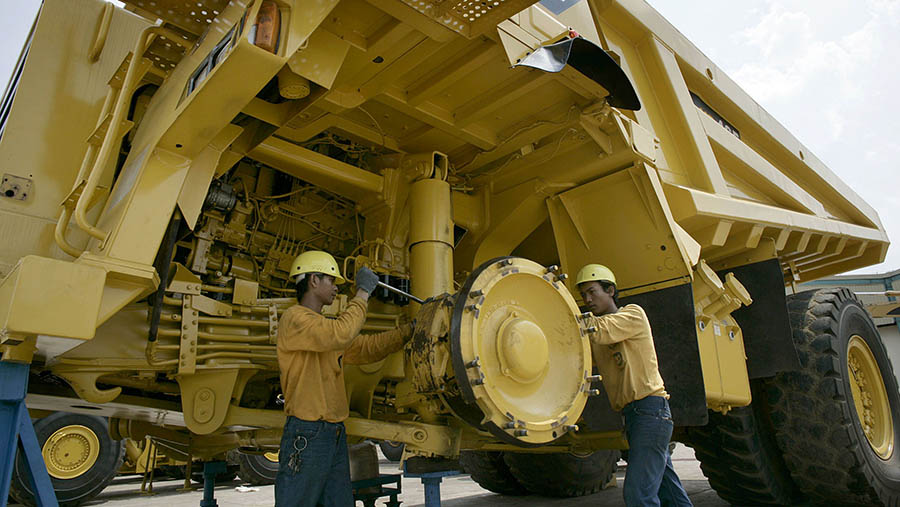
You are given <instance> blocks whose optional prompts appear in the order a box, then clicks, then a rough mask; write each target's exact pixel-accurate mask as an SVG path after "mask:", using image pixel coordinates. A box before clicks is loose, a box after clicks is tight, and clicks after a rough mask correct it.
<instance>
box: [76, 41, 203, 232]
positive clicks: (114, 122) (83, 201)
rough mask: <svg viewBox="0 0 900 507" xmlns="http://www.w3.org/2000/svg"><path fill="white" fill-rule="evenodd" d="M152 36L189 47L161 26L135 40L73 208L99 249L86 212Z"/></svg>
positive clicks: (95, 228) (93, 229)
mask: <svg viewBox="0 0 900 507" xmlns="http://www.w3.org/2000/svg"><path fill="white" fill-rule="evenodd" d="M154 35H162V36H165V37H167V38H168V39H171V40H172V42H174V43H176V44H178V45H180V46H182V47H185V48H187V47H188V46H189V44H188V42H187V41H185V40H183V39H182V38H181V37H180V36H179V35H177V34H175V33H174V32H172V31H171V30H168V29H166V28H163V27H161V26H150V27H147V28H146V29H144V31H143V32H141V36H140V37H139V38H138V41H137V43H136V44H135V47H134V52H133V53H132V55H131V61H130V62H128V70H127V71H126V73H125V79H123V80H122V81H123V82H122V88H121V89H120V91H119V96H118V97H117V98H116V105H115V108H113V114H112V119H111V120H110V122H109V127H108V128H107V130H106V135H105V136H104V137H103V144H101V145H100V151H99V153H98V154H97V158H96V159H95V160H94V164H93V166H91V170H90V172H89V173H88V178H87V182H86V184H85V187H84V191H82V193H81V195H80V196H79V197H78V202H77V203H76V204H75V223H77V224H78V227H80V228H81V229H82V230H83V231H85V232H87V233H88V234H90V235H91V236H93V237H94V238H97V239H99V240H100V241H101V248H102V245H103V243H105V242H106V239H107V236H108V233H107V232H104V231H103V230H102V229H100V228H98V227H96V226H95V225H92V224H90V223H89V222H88V219H87V211H88V208H89V205H90V203H91V200H92V199H93V197H94V192H95V191H96V190H97V185H98V184H99V182H100V177H101V176H102V174H103V168H104V167H105V166H106V164H107V162H108V161H109V155H110V153H111V152H112V146H113V144H114V143H113V140H114V139H115V138H116V136H117V134H118V132H119V128H120V125H121V123H122V118H123V117H124V116H125V112H126V111H127V109H128V104H129V102H130V100H131V97H130V95H131V93H130V92H131V90H132V89H133V88H134V86H135V81H136V79H137V74H138V73H137V69H138V62H140V61H141V59H142V58H143V54H144V52H145V51H146V50H147V48H148V47H149V46H150V43H151V42H152V41H153V39H152V38H151V36H154ZM91 151H92V150H88V153H90V152H91ZM76 184H77V182H76Z"/></svg>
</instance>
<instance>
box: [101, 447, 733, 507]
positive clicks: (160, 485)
mask: <svg viewBox="0 0 900 507" xmlns="http://www.w3.org/2000/svg"><path fill="white" fill-rule="evenodd" d="M672 461H673V463H674V465H675V470H676V471H677V472H678V475H679V476H680V477H681V481H682V483H683V484H684V486H685V489H686V490H687V492H688V495H689V496H690V497H691V500H692V501H693V503H694V505H696V506H697V507H713V506H716V507H718V506H726V505H728V503H727V502H725V501H724V500H722V499H720V498H719V497H718V496H716V493H715V492H714V491H713V490H712V489H710V487H709V483H708V482H707V481H706V478H705V477H703V474H702V473H701V472H700V464H699V463H698V462H697V461H696V460H695V459H694V451H693V450H692V449H690V448H688V447H685V446H683V445H681V444H679V445H678V446H677V447H676V449H675V452H674V454H673V456H672ZM379 464H380V468H381V473H383V474H393V473H399V470H398V468H397V464H396V463H391V462H390V461H387V460H386V459H384V457H383V456H381V461H380V463H379ZM619 465H620V470H619V472H618V473H617V474H616V478H617V480H616V483H617V487H615V488H608V489H606V490H604V491H601V492H600V493H598V494H596V495H590V496H585V497H580V498H542V497H536V496H524V497H507V496H501V495H496V494H494V493H491V492H489V491H486V490H484V489H481V487H480V486H479V485H478V484H476V483H475V482H474V481H473V480H472V479H470V478H469V476H467V475H459V476H453V477H446V478H444V481H443V484H442V485H441V505H443V506H445V507H488V506H491V507H494V506H498V507H513V506H525V505H552V506H559V507H563V506H565V507H574V506H588V505H589V506H592V507H599V506H619V505H622V504H623V501H622V481H623V480H624V477H625V471H624V465H625V463H624V462H619ZM241 484H242V483H241V482H240V481H239V480H236V481H233V482H231V483H227V484H220V485H218V486H217V487H216V500H217V502H218V504H219V506H221V507H226V506H232V505H240V506H244V505H246V506H263V505H273V504H274V499H275V487H274V486H260V487H258V490H256V491H252V492H246V493H241V492H238V491H237V490H236V488H237V487H239V486H241ZM182 486H183V481H175V480H157V481H155V482H154V485H153V494H152V495H144V494H141V492H140V488H141V478H140V477H137V476H123V477H118V478H116V479H115V480H114V481H113V483H112V484H111V485H110V486H109V487H108V488H106V490H104V491H103V493H101V494H100V495H99V496H98V497H97V498H95V499H94V500H93V501H91V502H89V503H87V504H85V505H91V506H103V507H119V506H141V507H188V506H190V507H196V506H198V505H200V499H201V498H202V495H203V493H202V490H201V489H199V488H198V489H197V490H195V491H190V492H179V491H178V489H179V488H181V487H182ZM402 491H403V493H402V494H401V495H400V497H399V499H400V500H401V501H402V502H403V506H404V507H412V506H421V505H424V501H425V492H424V489H423V486H422V482H421V480H419V479H414V478H404V479H403V482H402ZM377 504H378V505H379V506H380V505H383V504H384V502H383V500H379V501H378V503H377ZM357 505H362V503H361V502H357Z"/></svg>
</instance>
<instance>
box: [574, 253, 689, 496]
mask: <svg viewBox="0 0 900 507" xmlns="http://www.w3.org/2000/svg"><path fill="white" fill-rule="evenodd" d="M576 283H577V284H578V290H579V291H580V292H581V297H582V299H583V300H584V303H585V304H586V305H587V306H588V308H589V309H590V311H591V313H592V314H593V316H591V317H590V319H591V322H590V325H589V327H593V328H594V329H595V331H593V332H592V333H590V334H589V338H590V340H591V351H592V353H593V357H594V362H595V364H596V365H597V369H598V370H599V372H600V375H601V376H602V377H603V386H604V387H605V388H606V392H607V393H608V394H609V401H610V403H611V404H612V408H613V410H616V411H621V412H622V415H624V416H625V435H626V437H627V438H628V471H627V472H626V473H625V488H624V490H625V491H624V495H625V505H627V506H629V507H631V506H639V505H640V506H644V505H673V506H690V505H692V504H691V501H690V499H688V496H687V494H686V493H685V491H684V487H682V485H681V481H680V480H679V479H678V475H677V474H676V473H675V469H674V468H673V467H672V458H671V457H670V456H669V440H670V439H671V438H672V428H673V423H672V413H671V411H670V410H669V402H668V398H669V395H668V394H667V393H666V388H665V386H664V385H663V380H662V377H661V376H660V375H659V368H658V367H657V362H656V349H655V348H654V346H653V335H652V334H651V331H650V322H649V321H648V320H647V314H646V313H644V309H643V308H641V307H640V306H638V305H633V304H632V305H626V306H623V307H621V308H619V300H618V292H617V290H616V277H615V275H613V272H612V271H611V270H610V269H609V268H607V267H606V266H603V265H601V264H588V265H587V266H585V267H583V268H581V271H579V272H578V277H577V278H576Z"/></svg>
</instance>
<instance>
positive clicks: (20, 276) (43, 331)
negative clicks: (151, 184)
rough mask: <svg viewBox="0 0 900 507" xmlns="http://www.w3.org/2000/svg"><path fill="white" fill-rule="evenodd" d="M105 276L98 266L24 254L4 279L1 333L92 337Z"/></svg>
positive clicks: (0, 301)
mask: <svg viewBox="0 0 900 507" xmlns="http://www.w3.org/2000/svg"><path fill="white" fill-rule="evenodd" d="M105 280H106V272H105V271H104V270H103V269H101V268H98V267H94V266H85V265H79V264H74V263H71V262H67V261H61V260H56V259H47V258H44V257H38V256H36V255H29V256H26V257H23V258H22V260H21V261H20V262H19V264H18V266H16V268H15V269H14V270H13V271H12V273H10V274H9V276H7V277H6V279H4V280H3V282H2V284H0V325H2V328H0V333H2V334H3V335H6V334H10V335H18V336H26V335H50V336H61V337H65V338H79V339H82V340H87V339H90V338H92V337H93V336H94V331H95V330H96V328H97V326H96V320H97V313H98V311H99V310H100V298H101V296H102V294H103V284H104V281H105Z"/></svg>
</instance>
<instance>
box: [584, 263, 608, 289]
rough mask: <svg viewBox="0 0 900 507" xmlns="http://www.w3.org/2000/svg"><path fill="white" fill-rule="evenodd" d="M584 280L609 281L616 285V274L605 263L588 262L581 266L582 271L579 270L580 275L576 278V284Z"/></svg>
mask: <svg viewBox="0 0 900 507" xmlns="http://www.w3.org/2000/svg"><path fill="white" fill-rule="evenodd" d="M584 282H609V283H611V284H613V285H615V284H616V275H614V274H613V272H612V270H611V269H609V268H608V267H606V266H604V265H603V264H588V265H586V266H585V267H583V268H581V271H579V272H578V277H576V278H575V285H579V284H581V283H584Z"/></svg>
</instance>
